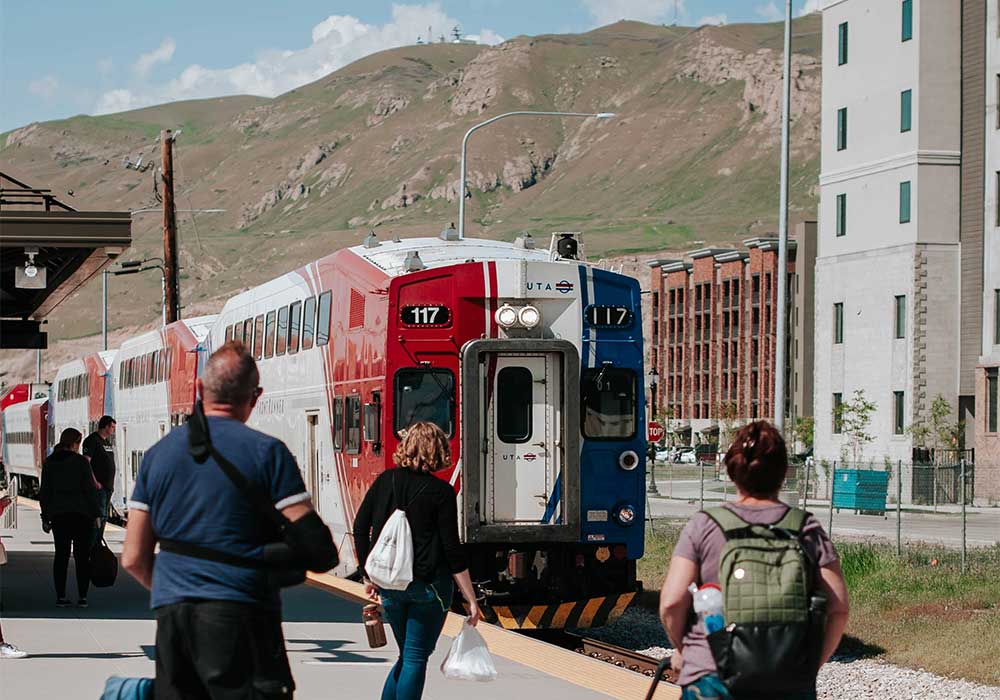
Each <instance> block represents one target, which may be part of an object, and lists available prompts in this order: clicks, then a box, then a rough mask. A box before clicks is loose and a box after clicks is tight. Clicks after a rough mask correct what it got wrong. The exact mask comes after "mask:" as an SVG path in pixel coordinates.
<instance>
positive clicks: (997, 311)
mask: <svg viewBox="0 0 1000 700" xmlns="http://www.w3.org/2000/svg"><path fill="white" fill-rule="evenodd" d="M993 344H994V345H1000V289H994V290H993Z"/></svg>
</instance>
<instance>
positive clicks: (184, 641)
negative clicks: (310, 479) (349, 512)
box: [122, 342, 337, 700]
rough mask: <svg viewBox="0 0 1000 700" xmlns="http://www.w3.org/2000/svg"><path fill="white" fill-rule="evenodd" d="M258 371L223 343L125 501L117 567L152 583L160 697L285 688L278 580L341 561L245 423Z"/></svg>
mask: <svg viewBox="0 0 1000 700" xmlns="http://www.w3.org/2000/svg"><path fill="white" fill-rule="evenodd" d="M259 381H260V375H259V374H258V371H257V366H256V363H255V362H254V359H253V356H252V355H251V354H250V353H249V352H248V351H247V348H246V347H245V346H244V345H243V344H242V343H236V342H229V343H226V344H225V345H223V346H222V347H221V348H219V350H217V351H216V352H215V353H214V354H213V355H212V356H211V357H210V358H209V359H208V362H207V363H206V366H205V369H204V372H203V374H202V376H201V378H200V379H198V380H197V388H198V393H199V395H201V396H202V398H203V405H202V404H201V403H199V404H198V405H197V406H196V408H195V412H194V414H193V415H192V416H191V417H190V418H189V419H188V422H187V423H186V424H185V425H183V426H181V427H179V428H177V429H175V430H173V431H171V432H170V433H169V434H168V435H166V437H164V438H163V439H161V440H160V441H159V442H158V443H156V444H155V445H154V446H153V447H152V448H150V449H149V451H147V452H146V455H145V457H144V458H143V460H142V464H141V467H140V469H139V475H138V479H137V481H136V485H135V489H134V490H133V492H132V495H131V497H130V499H129V501H128V505H129V517H128V527H127V530H126V534H125V548H124V551H123V553H122V566H123V567H124V568H125V570H126V571H128V572H129V573H130V574H132V576H134V577H135V578H136V579H137V580H138V581H139V583H141V584H142V585H143V586H145V587H146V588H147V589H150V590H151V592H152V595H151V600H150V606H151V607H152V608H153V610H154V612H155V617H156V681H155V692H156V698H157V700H188V699H191V700H195V699H197V700H202V699H210V700H230V699H236V698H251V697H253V698H257V697H260V698H269V699H275V700H276V699H278V698H281V699H282V700H284V699H288V698H291V697H292V695H293V690H294V688H295V683H294V681H293V680H292V673H291V669H290V668H289V665H288V657H287V654H286V651H285V640H284V637H283V636H282V632H281V598H280V595H279V586H281V585H289V583H296V582H301V581H302V580H303V579H304V577H305V569H309V570H312V571H327V570H329V569H330V568H332V567H333V566H335V565H336V563H337V550H336V547H335V546H334V544H333V538H332V536H331V534H330V530H329V528H327V526H326V524H325V523H323V521H322V520H321V519H320V517H319V515H318V514H317V513H316V511H315V510H313V506H312V502H311V500H310V496H309V493H308V492H307V491H306V487H305V484H304V483H303V481H302V476H301V474H300V472H299V468H298V466H297V465H296V463H295V458H294V457H292V454H291V452H289V450H288V448H287V447H286V446H285V444H284V443H283V442H281V441H280V440H278V439H277V438H274V437H271V436H270V435H265V434H264V433H260V432H257V431H256V430H252V429H251V428H249V427H247V426H246V425H244V424H245V423H246V421H247V419H249V417H250V414H251V413H252V412H253V409H254V406H255V405H256V404H257V400H258V399H259V398H260V396H261V394H262V389H261V388H260V386H259ZM278 514H280V516H281V517H280V521H281V523H282V528H281V530H282V531H283V532H279V531H278V528H277V525H276V524H275V521H276V519H277V518H278ZM272 525H273V527H269V526H272ZM282 535H283V538H282ZM157 543H159V545H160V552H159V554H157V555H156V556H155V563H154V549H155V547H156V545H157ZM272 552H278V553H279V554H281V560H282V561H283V562H287V564H285V565H284V566H283V568H279V567H278V565H277V564H270V563H268V562H269V561H270V559H269V553H272Z"/></svg>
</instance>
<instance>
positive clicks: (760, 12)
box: [756, 0, 785, 22]
mask: <svg viewBox="0 0 1000 700" xmlns="http://www.w3.org/2000/svg"><path fill="white" fill-rule="evenodd" d="M756 12H757V16H758V17H760V18H762V19H764V20H765V21H767V22H779V21H781V20H783V19H785V13H784V12H783V11H782V10H779V9H778V6H777V5H776V4H775V3H774V0H771V2H769V3H767V4H766V5H758V6H757V7H756Z"/></svg>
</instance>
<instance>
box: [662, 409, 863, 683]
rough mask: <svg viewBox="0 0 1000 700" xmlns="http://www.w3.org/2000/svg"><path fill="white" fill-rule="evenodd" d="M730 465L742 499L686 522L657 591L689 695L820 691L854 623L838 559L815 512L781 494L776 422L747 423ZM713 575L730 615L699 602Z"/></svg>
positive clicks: (783, 466) (782, 464) (782, 457)
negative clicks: (705, 609) (820, 678)
mask: <svg viewBox="0 0 1000 700" xmlns="http://www.w3.org/2000/svg"><path fill="white" fill-rule="evenodd" d="M726 471H727V473H728V474H729V478H730V479H731V480H732V481H733V483H734V484H735V485H736V491H737V498H736V500H735V501H732V502H728V503H725V504H723V505H722V506H719V507H716V508H709V509H707V510H704V511H701V512H699V513H696V514H695V515H694V517H692V518H691V520H690V521H688V523H687V525H686V526H685V527H684V530H683V531H682V532H681V536H680V539H679V540H678V542H677V546H676V548H675V549H674V554H673V558H672V559H671V562H670V568H669V569H668V571H667V577H666V580H665V581H664V583H663V589H662V591H661V592H660V618H661V619H662V621H663V625H664V627H665V628H666V630H667V634H668V635H669V637H670V640H671V642H672V643H673V645H674V649H675V651H674V655H673V657H672V666H673V668H674V669H675V670H676V671H677V672H678V673H679V674H680V677H679V679H678V683H679V684H680V685H681V686H682V687H683V689H684V690H683V694H682V699H683V700H757V699H761V700H763V698H781V699H782V700H815V698H816V674H817V673H818V671H819V669H820V667H821V666H822V665H823V664H824V663H826V661H827V660H828V659H829V658H830V656H831V655H832V654H833V652H834V651H835V650H836V648H837V645H838V644H839V643H840V638H841V636H842V635H843V633H844V628H845V626H846V625H847V614H848V602H847V586H846V584H845V583H844V576H843V573H842V572H841V569H840V559H839V557H838V556H837V552H836V550H835V549H834V547H833V543H832V542H831V541H830V538H829V537H828V536H827V534H826V533H825V532H824V531H823V527H822V526H821V525H820V523H819V521H818V520H817V519H816V518H815V517H813V516H812V515H811V514H809V513H806V512H805V511H802V510H799V509H798V508H792V507H790V506H788V505H787V504H785V503H782V502H781V501H780V500H778V493H779V491H780V489H781V485H782V483H783V482H784V480H785V475H786V472H787V471H788V454H787V452H786V450H785V441H784V439H783V438H782V437H781V434H780V433H779V432H778V431H777V430H776V429H775V428H774V426H772V425H771V424H770V423H767V422H765V421H758V422H754V423H750V424H749V425H746V426H744V427H743V429H742V430H740V431H739V432H738V433H737V435H736V438H735V440H734V441H733V444H732V446H731V447H730V448H729V452H728V453H727V454H726ZM706 584H707V585H708V586H709V587H710V588H716V589H719V590H721V600H722V609H721V619H720V617H719V615H718V614H717V613H718V611H715V612H716V614H713V615H710V616H706V615H704V614H703V615H701V616H700V617H699V616H698V615H696V614H695V613H694V611H693V608H692V593H691V589H692V587H693V588H694V590H698V589H703V588H704V587H705V586H706ZM702 593H703V592H702ZM709 593H710V595H700V596H699V597H700V598H702V599H705V600H708V599H717V598H718V594H716V593H711V592H709Z"/></svg>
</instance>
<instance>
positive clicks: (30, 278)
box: [0, 172, 132, 349]
mask: <svg viewBox="0 0 1000 700" xmlns="http://www.w3.org/2000/svg"><path fill="white" fill-rule="evenodd" d="M130 245H132V215H131V213H129V212H112V211H77V210H76V209H74V208H73V207H71V206H69V205H67V204H65V203H64V202H62V201H60V200H59V199H57V198H56V196H55V195H53V194H52V191H51V190H48V189H39V188H36V187H31V186H29V185H26V184H25V183H23V182H21V181H20V180H17V179H15V178H14V177H12V176H10V175H8V174H7V173H4V172H0V348H31V349H36V348H38V349H44V348H45V347H46V346H47V338H46V333H44V332H43V331H42V330H41V324H42V321H44V320H45V317H46V316H48V315H49V314H50V313H52V311H53V309H55V308H56V307H57V306H58V305H59V304H61V303H62V302H63V301H64V300H66V299H67V298H68V297H69V296H70V295H72V294H73V292H75V291H76V290H78V289H79V288H80V287H81V286H83V285H84V284H86V283H87V282H88V281H89V280H90V279H92V278H93V277H94V276H95V275H98V274H100V272H101V271H102V270H103V269H104V268H106V267H107V266H108V265H110V264H111V263H112V262H114V260H115V258H117V257H118V256H119V255H120V254H121V253H122V252H124V250H125V249H126V248H128V247H129V246H130Z"/></svg>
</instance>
